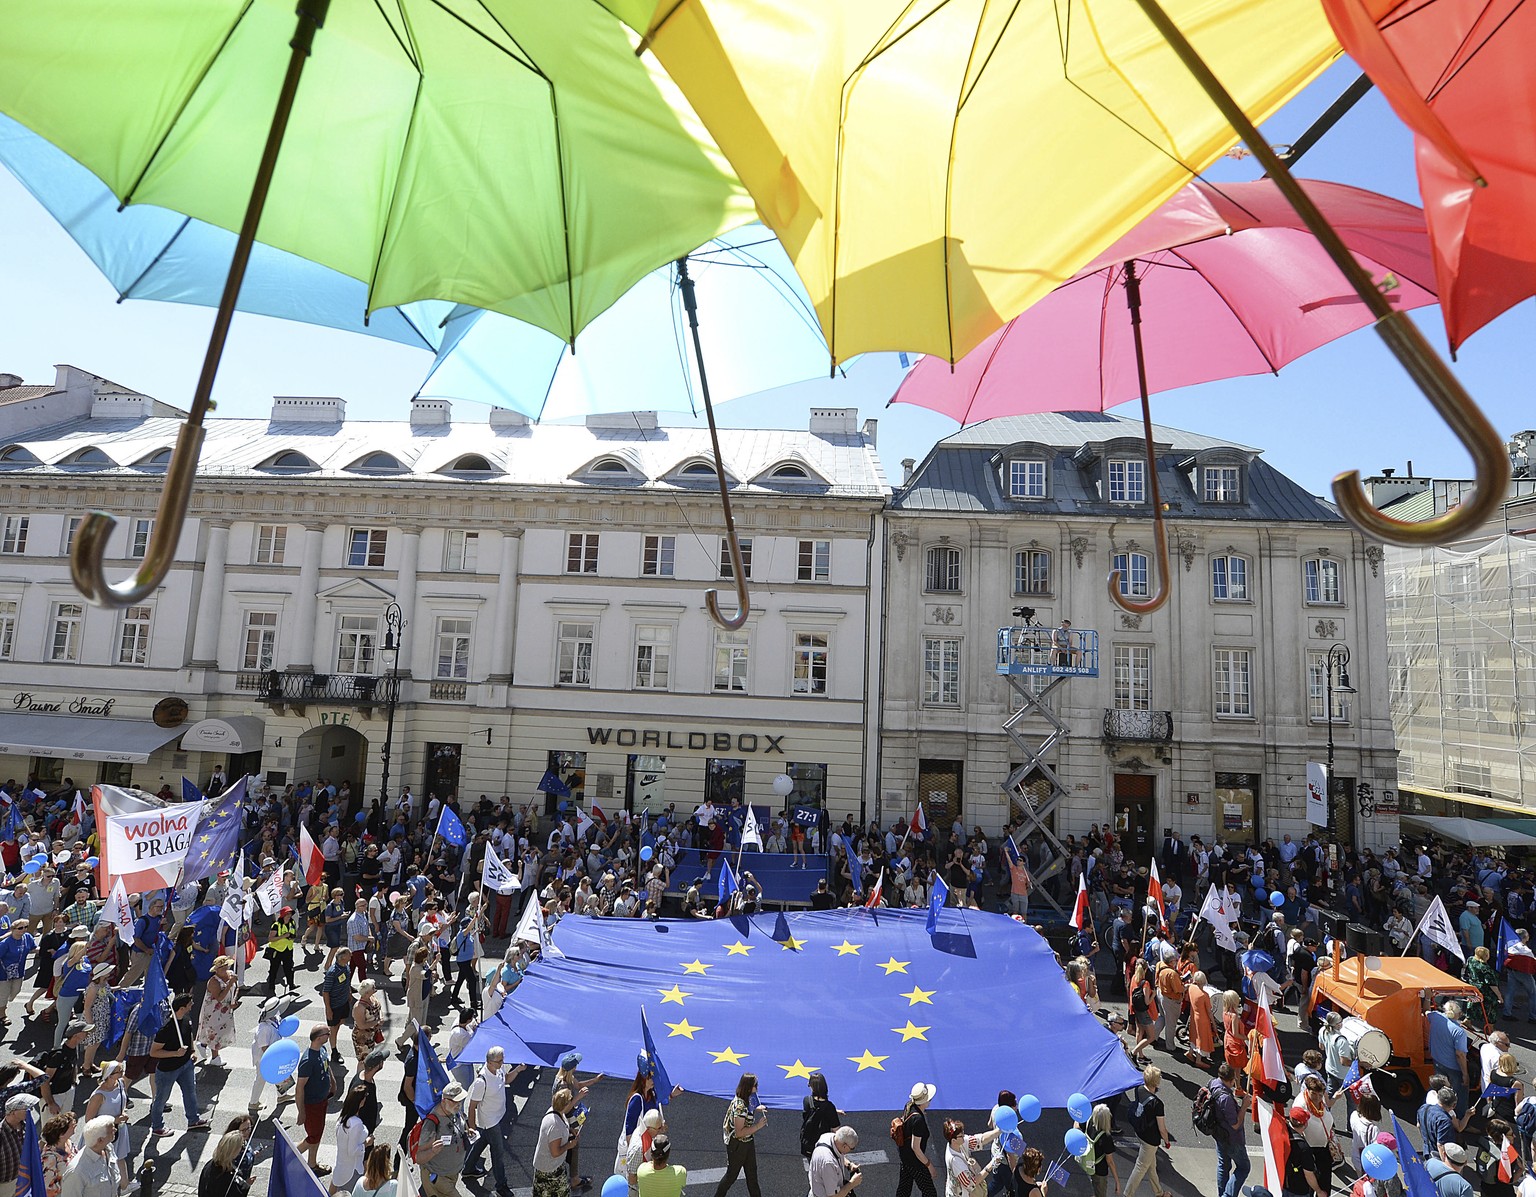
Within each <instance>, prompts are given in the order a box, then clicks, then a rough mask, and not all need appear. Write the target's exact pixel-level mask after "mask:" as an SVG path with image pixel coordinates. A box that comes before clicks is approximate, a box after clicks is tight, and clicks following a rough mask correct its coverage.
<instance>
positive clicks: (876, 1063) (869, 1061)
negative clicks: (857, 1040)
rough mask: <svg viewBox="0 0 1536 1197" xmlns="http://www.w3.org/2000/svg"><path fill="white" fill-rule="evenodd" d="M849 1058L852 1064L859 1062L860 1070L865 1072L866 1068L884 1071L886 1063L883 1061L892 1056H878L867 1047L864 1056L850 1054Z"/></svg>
mask: <svg viewBox="0 0 1536 1197" xmlns="http://www.w3.org/2000/svg"><path fill="white" fill-rule="evenodd" d="M847 1059H848V1062H849V1063H850V1064H857V1065H858V1066H859V1071H860V1072H863V1071H864V1070H865V1069H866V1068H873V1069H876V1070H878V1071H880V1072H884V1071H885V1065H884V1064H882V1063H881V1061H882V1060H889V1059H890V1057H889V1056H877V1055H875V1054H874V1053H873V1052H872V1051H870V1050H869V1048H867V1047H866V1048H865V1049H864V1054H863V1055H862V1056H849V1057H847Z"/></svg>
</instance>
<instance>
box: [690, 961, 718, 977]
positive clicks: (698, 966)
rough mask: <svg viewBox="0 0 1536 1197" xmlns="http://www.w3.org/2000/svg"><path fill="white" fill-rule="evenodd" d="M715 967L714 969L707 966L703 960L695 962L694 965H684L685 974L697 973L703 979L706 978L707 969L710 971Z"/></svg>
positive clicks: (711, 966)
mask: <svg viewBox="0 0 1536 1197" xmlns="http://www.w3.org/2000/svg"><path fill="white" fill-rule="evenodd" d="M713 967H714V966H713V965H710V964H705V963H704V962H703V961H702V960H695V961H694V962H693V963H692V964H685V965H683V972H685V973H696V974H697V975H698V976H701V977H702V976H704V974H705V970H706V969H710V968H713Z"/></svg>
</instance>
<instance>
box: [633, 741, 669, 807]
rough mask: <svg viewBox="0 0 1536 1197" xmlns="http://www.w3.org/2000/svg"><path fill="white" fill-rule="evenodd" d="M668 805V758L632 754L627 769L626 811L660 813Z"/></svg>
mask: <svg viewBox="0 0 1536 1197" xmlns="http://www.w3.org/2000/svg"><path fill="white" fill-rule="evenodd" d="M666 805H667V758H666V757H664V756H645V755H643V754H641V753H637V752H631V753H630V754H629V763H628V765H627V766H626V768H625V780H624V809H625V810H627V811H646V810H654V811H660V810H662V809H663V808H664V807H665V806H666Z"/></svg>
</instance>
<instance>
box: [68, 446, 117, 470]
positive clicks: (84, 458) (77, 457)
mask: <svg viewBox="0 0 1536 1197" xmlns="http://www.w3.org/2000/svg"><path fill="white" fill-rule="evenodd" d="M59 464H60V465H70V466H110V465H116V464H117V463H116V462H114V461H113V460H112V459H111V458H110V457H108V456H107V455H106V454H105V453H103V452H102V451H101V450H100V449H98V448H96V446H95V445H92V446H91V447H90V448H88V449H81V450H80V451H79V452H78V453H71V454H70V455H69V456H68V457H66V458H65V459H64V460H63V461H61V462H59Z"/></svg>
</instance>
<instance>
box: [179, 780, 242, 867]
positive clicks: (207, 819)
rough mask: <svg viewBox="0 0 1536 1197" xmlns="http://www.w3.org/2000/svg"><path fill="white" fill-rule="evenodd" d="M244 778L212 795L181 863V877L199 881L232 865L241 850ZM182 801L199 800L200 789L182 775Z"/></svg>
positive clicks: (201, 794) (201, 796)
mask: <svg viewBox="0 0 1536 1197" xmlns="http://www.w3.org/2000/svg"><path fill="white" fill-rule="evenodd" d="M245 783H246V779H245V778H243V777H242V778H241V779H240V780H239V781H237V782H235V784H234V785H232V786H230V787H229V789H227V790H225V791H224V793H222V794H220V795H219V796H218V797H217V798H215V799H214V800H213V801H212V802H211V803H210V804H209V805H208V807H207V808H206V809H205V810H204V811H203V817H202V818H201V819H199V820H198V823H197V832H196V833H195V834H194V835H193V837H192V846H191V847H190V848H188V849H187V859H186V862H185V863H184V864H183V865H182V874H181V877H182V880H183V881H184V882H185V881H201V880H202V879H203V878H204V877H215V876H217V875H218V874H219V873H221V872H223V871H224V870H225V869H233V868H234V867H235V854H236V853H237V852H238V851H239V850H240V832H241V831H242V830H243V829H244V826H245V812H244V810H243V808H242V804H243V803H244V801H245ZM181 793H182V801H184V802H201V801H203V792H202V791H201V790H199V789H198V788H197V787H196V786H195V785H193V784H192V783H191V782H190V781H188V780H187V779H186V778H185V777H183V778H182V779H181Z"/></svg>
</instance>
